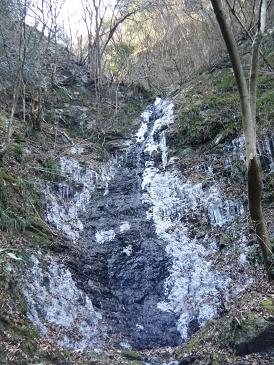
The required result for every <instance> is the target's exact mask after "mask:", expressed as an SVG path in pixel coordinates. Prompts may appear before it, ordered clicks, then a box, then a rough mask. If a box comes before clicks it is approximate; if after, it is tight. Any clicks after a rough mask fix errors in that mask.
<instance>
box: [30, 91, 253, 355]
mask: <svg viewBox="0 0 274 365" xmlns="http://www.w3.org/2000/svg"><path fill="white" fill-rule="evenodd" d="M140 119H141V121H140V122H141V123H140V124H141V126H140V129H139V131H138V132H137V133H136V135H135V136H133V137H132V140H133V142H134V143H131V145H130V144H129V143H128V144H127V145H130V147H128V148H127V150H126V151H124V152H123V151H121V150H119V151H120V152H119V153H121V154H123V157H119V156H118V157H116V158H115V159H114V160H111V161H110V162H109V163H108V164H106V165H105V166H101V167H100V168H99V169H98V168H97V170H96V169H92V168H90V167H88V166H87V165H80V163H79V161H78V160H77V154H81V153H82V152H83V151H82V150H77V149H75V150H74V151H73V157H69V158H67V157H62V158H61V159H60V169H61V173H62V175H64V176H65V177H66V180H65V182H62V183H60V184H59V185H58V189H56V186H55V187H53V186H48V187H47V189H48V190H47V192H46V195H47V203H48V220H49V222H51V223H52V224H54V225H55V226H56V227H57V229H59V230H61V231H63V232H65V233H66V234H67V236H68V237H69V238H70V239H71V240H76V239H77V245H72V247H71V249H70V250H71V252H70V255H67V256H66V258H65V259H64V260H63V261H64V265H66V268H65V266H62V267H61V268H59V269H58V267H57V266H56V265H57V264H55V263H51V264H50V265H53V266H50V268H51V267H52V269H48V270H49V271H47V270H46V271H45V274H43V273H42V269H40V268H39V267H40V266H39V264H38V262H37V261H35V260H37V259H35V258H34V259H33V262H34V263H33V268H32V273H30V276H31V277H32V278H33V277H34V274H35V273H34V271H35V272H37V276H38V280H37V287H35V285H36V284H35V282H34V280H31V283H32V284H30V287H29V288H28V289H27V291H26V293H27V297H28V298H29V299H28V301H29V305H30V307H31V308H35V306H36V305H38V304H37V303H36V301H35V293H41V294H39V296H38V299H37V301H38V303H39V302H40V304H41V298H42V297H45V296H46V295H47V292H48V293H50V290H49V289H48V288H47V286H46V285H44V284H43V275H44V276H45V277H46V278H47V277H49V278H50V280H53V277H54V278H55V279H54V280H57V277H58V275H59V276H60V275H61V276H62V277H66V276H67V277H69V278H70V279H71V276H70V275H72V277H73V280H74V281H73V284H72V289H71V290H72V291H73V296H76V294H75V293H76V290H79V291H80V292H81V293H82V294H81V295H83V296H84V298H85V303H86V304H85V306H84V307H83V311H84V313H86V312H87V308H90V312H91V313H93V317H92V318H93V322H92V323H91V327H90V332H89V336H90V337H89V338H84V339H83V341H84V343H82V342H81V343H80V344H77V346H76V348H78V347H79V346H80V347H81V346H84V347H86V346H90V347H93V346H94V341H93V339H94V338H96V337H97V334H98V326H97V324H96V323H99V322H100V316H102V321H103V322H104V325H105V327H106V333H107V337H108V340H105V343H106V344H107V343H109V344H111V345H113V346H115V347H120V348H135V349H144V348H153V347H160V346H174V345H178V344H180V343H182V342H183V341H185V340H186V339H187V338H188V337H189V336H190V335H191V334H192V333H193V332H194V331H196V330H197V329H198V328H199V327H200V326H202V325H203V324H205V322H206V321H207V320H208V319H210V318H212V317H214V316H216V315H217V314H218V313H220V311H222V309H223V306H224V303H225V302H226V301H229V300H230V299H231V298H233V296H235V295H236V294H237V293H239V292H240V291H242V290H244V288H245V287H246V286H248V285H249V284H250V283H251V282H252V278H250V277H249V276H248V262H247V260H246V253H247V251H248V248H247V239H246V237H245V234H246V233H245V229H244V211H245V208H244V206H245V205H244V201H243V200H242V199H241V197H236V196H235V195H234V194H228V193H227V192H226V190H227V185H226V184H228V183H227V180H224V179H220V178H219V177H218V176H219V175H218V176H217V175H215V172H214V168H213V167H212V166H211V165H203V164H202V162H201V164H198V165H197V166H188V167H186V168H185V169H181V168H180V166H179V165H178V163H177V162H178V161H177V159H176V156H173V157H172V158H169V154H170V151H169V146H168V142H167V141H168V133H169V132H168V131H169V128H170V127H171V126H172V125H173V124H174V115H173V103H172V101H171V100H162V99H160V98H157V99H156V101H155V103H154V104H152V105H150V106H149V107H148V108H147V109H146V110H145V111H144V112H143V113H142V115H141V118H140ZM242 143H243V142H242V140H237V141H236V140H235V141H234V142H233V143H232V147H231V148H232V151H234V152H233V153H232V160H230V164H233V163H234V161H238V160H241V159H242V158H243V157H242V154H241V152H239V151H238V150H239V149H241V146H242ZM225 153H227V155H228V154H230V155H231V150H230V151H227V152H226V151H225V152H224V154H225ZM227 159H228V156H227ZM225 164H226V163H224V166H222V168H223V169H224V170H225V168H226V167H225ZM193 174H194V175H193ZM193 176H196V177H195V178H194V177H193ZM95 192H96V194H95ZM239 227H241V229H240V230H239ZM226 236H229V239H230V240H231V241H233V242H232V243H231V245H230V246H229V247H228V248H227V249H225V250H224V252H223V253H220V247H222V246H225V244H224V243H222V242H221V241H222V240H223V241H224V240H225V237H226ZM221 254H222V255H226V257H232V256H233V257H234V258H235V257H238V259H236V260H227V261H228V262H231V264H228V265H227V267H226V268H224V267H223V266H221V265H220V255H221ZM50 270H51V271H50ZM58 270H59V271H58ZM66 270H67V271H66ZM48 272H51V274H48ZM70 273H71V274H70ZM39 298H40V299H39ZM58 305H59V306H60V311H61V313H62V312H63V311H65V312H66V304H65V303H64V302H62V301H61V302H60V303H59V304H58ZM44 311H45V313H46V314H45V316H44V319H45V321H49V322H50V323H52V324H53V325H56V326H58V325H59V322H58V318H59V317H58V316H56V321H57V322H58V323H55V322H54V313H53V314H52V316H49V314H47V312H49V313H50V312H51V309H50V308H49V307H47V306H45V308H44ZM30 312H31V313H32V320H33V321H34V323H35V324H36V325H37V326H38V328H39V329H40V330H41V331H42V332H43V331H44V328H45V325H44V323H42V322H41V320H38V319H37V315H36V314H35V310H31V311H30ZM73 313H74V314H73ZM77 313H78V312H77ZM77 313H76V312H75V310H74V309H72V314H71V315H72V316H74V318H76V317H77ZM98 313H100V315H99V314H98ZM61 318H63V317H61ZM95 318H96V321H97V322H96V321H95ZM71 320H72V319H70V318H66V320H65V323H69V322H70V321H71ZM83 321H84V323H89V320H88V318H85V319H84V320H83ZM95 322H96V323H95ZM41 323H42V324H41ZM70 323H72V322H70ZM84 326H85V325H83V327H84ZM79 331H80V332H81V329H79ZM44 332H45V331H44ZM89 341H90V344H88V342H89ZM103 342H104V341H103ZM63 345H66V343H63ZM66 346H67V347H71V346H72V345H71V342H69V341H68V344H67V345H66ZM102 346H103V345H102Z"/></svg>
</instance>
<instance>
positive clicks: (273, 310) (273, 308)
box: [261, 298, 274, 315]
mask: <svg viewBox="0 0 274 365" xmlns="http://www.w3.org/2000/svg"><path fill="white" fill-rule="evenodd" d="M261 305H262V307H263V308H264V309H265V310H267V311H268V313H269V314H271V315H274V305H273V300H272V298H266V299H264V300H262V301H261Z"/></svg>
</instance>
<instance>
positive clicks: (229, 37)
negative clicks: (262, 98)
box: [211, 0, 273, 280]
mask: <svg viewBox="0 0 274 365" xmlns="http://www.w3.org/2000/svg"><path fill="white" fill-rule="evenodd" d="M211 4H212V6H213V9H214V13H215V15H216V18H217V21H218V23H219V26H220V29H221V32H222V35H223V38H224V41H225V44H226V47H227V50H228V53H229V56H230V60H231V63H232V67H233V70H234V75H235V79H236V82H237V86H238V91H239V94H240V100H241V112H242V123H243V131H244V136H245V145H246V163H247V172H248V203H249V212H250V216H251V219H252V221H254V223H255V229H256V234H257V237H258V241H259V244H260V246H261V250H262V254H263V259H264V264H265V268H266V271H267V275H268V278H269V280H272V278H273V275H272V250H271V245H270V241H269V236H268V231H267V225H266V221H265V218H264V215H263V210H262V202H261V191H262V177H261V171H260V162H259V159H258V156H257V149H256V91H257V76H258V67H259V49H260V42H261V39H262V36H263V34H264V32H265V26H266V9H267V0H261V1H260V7H259V20H258V23H257V31H256V34H255V37H254V41H253V44H252V50H251V53H252V55H251V65H250V76H249V87H248V84H247V81H246V78H245V74H244V70H243V67H242V63H241V59H240V55H239V50H238V48H237V44H236V41H235V38H234V35H233V32H232V29H231V27H230V24H229V22H228V20H227V17H226V15H225V11H224V8H223V5H222V0H211Z"/></svg>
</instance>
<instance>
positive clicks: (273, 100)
mask: <svg viewBox="0 0 274 365" xmlns="http://www.w3.org/2000/svg"><path fill="white" fill-rule="evenodd" d="M273 88H274V79H273V77H271V75H269V74H267V73H265V74H263V75H261V76H260V77H259V78H258V89H259V93H258V98H257V108H258V120H259V122H258V127H259V128H258V133H259V134H260V132H261V131H262V130H263V129H264V128H265V127H269V126H270V124H271V121H273V119H274V114H273V113H274V112H273V110H274V92H273ZM176 108H177V110H178V122H179V130H178V135H177V144H178V145H181V147H182V148H185V147H186V146H197V145H201V144H207V143H212V142H213V141H214V140H215V138H216V137H217V136H219V135H221V136H222V137H221V140H224V139H232V138H234V137H236V136H237V135H239V134H240V133H241V131H242V123H241V116H240V99H239V95H238V91H237V87H236V83H235V79H234V75H233V73H232V71H231V69H230V68H224V69H221V70H216V71H214V72H211V73H203V74H201V75H200V76H199V78H198V79H196V80H195V81H191V82H189V83H188V84H186V85H185V86H184V87H183V89H182V91H181V92H180V94H179V96H178V97H177V102H176ZM240 169H241V167H240Z"/></svg>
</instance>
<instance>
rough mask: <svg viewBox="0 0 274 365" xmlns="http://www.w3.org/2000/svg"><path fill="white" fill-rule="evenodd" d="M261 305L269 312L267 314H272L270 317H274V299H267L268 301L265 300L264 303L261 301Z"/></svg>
mask: <svg viewBox="0 0 274 365" xmlns="http://www.w3.org/2000/svg"><path fill="white" fill-rule="evenodd" d="M261 305H262V307H263V308H264V309H265V310H267V312H268V313H269V314H270V315H272V316H274V303H273V299H272V298H269V297H268V298H266V299H263V300H262V301H261ZM273 336H274V334H273Z"/></svg>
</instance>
